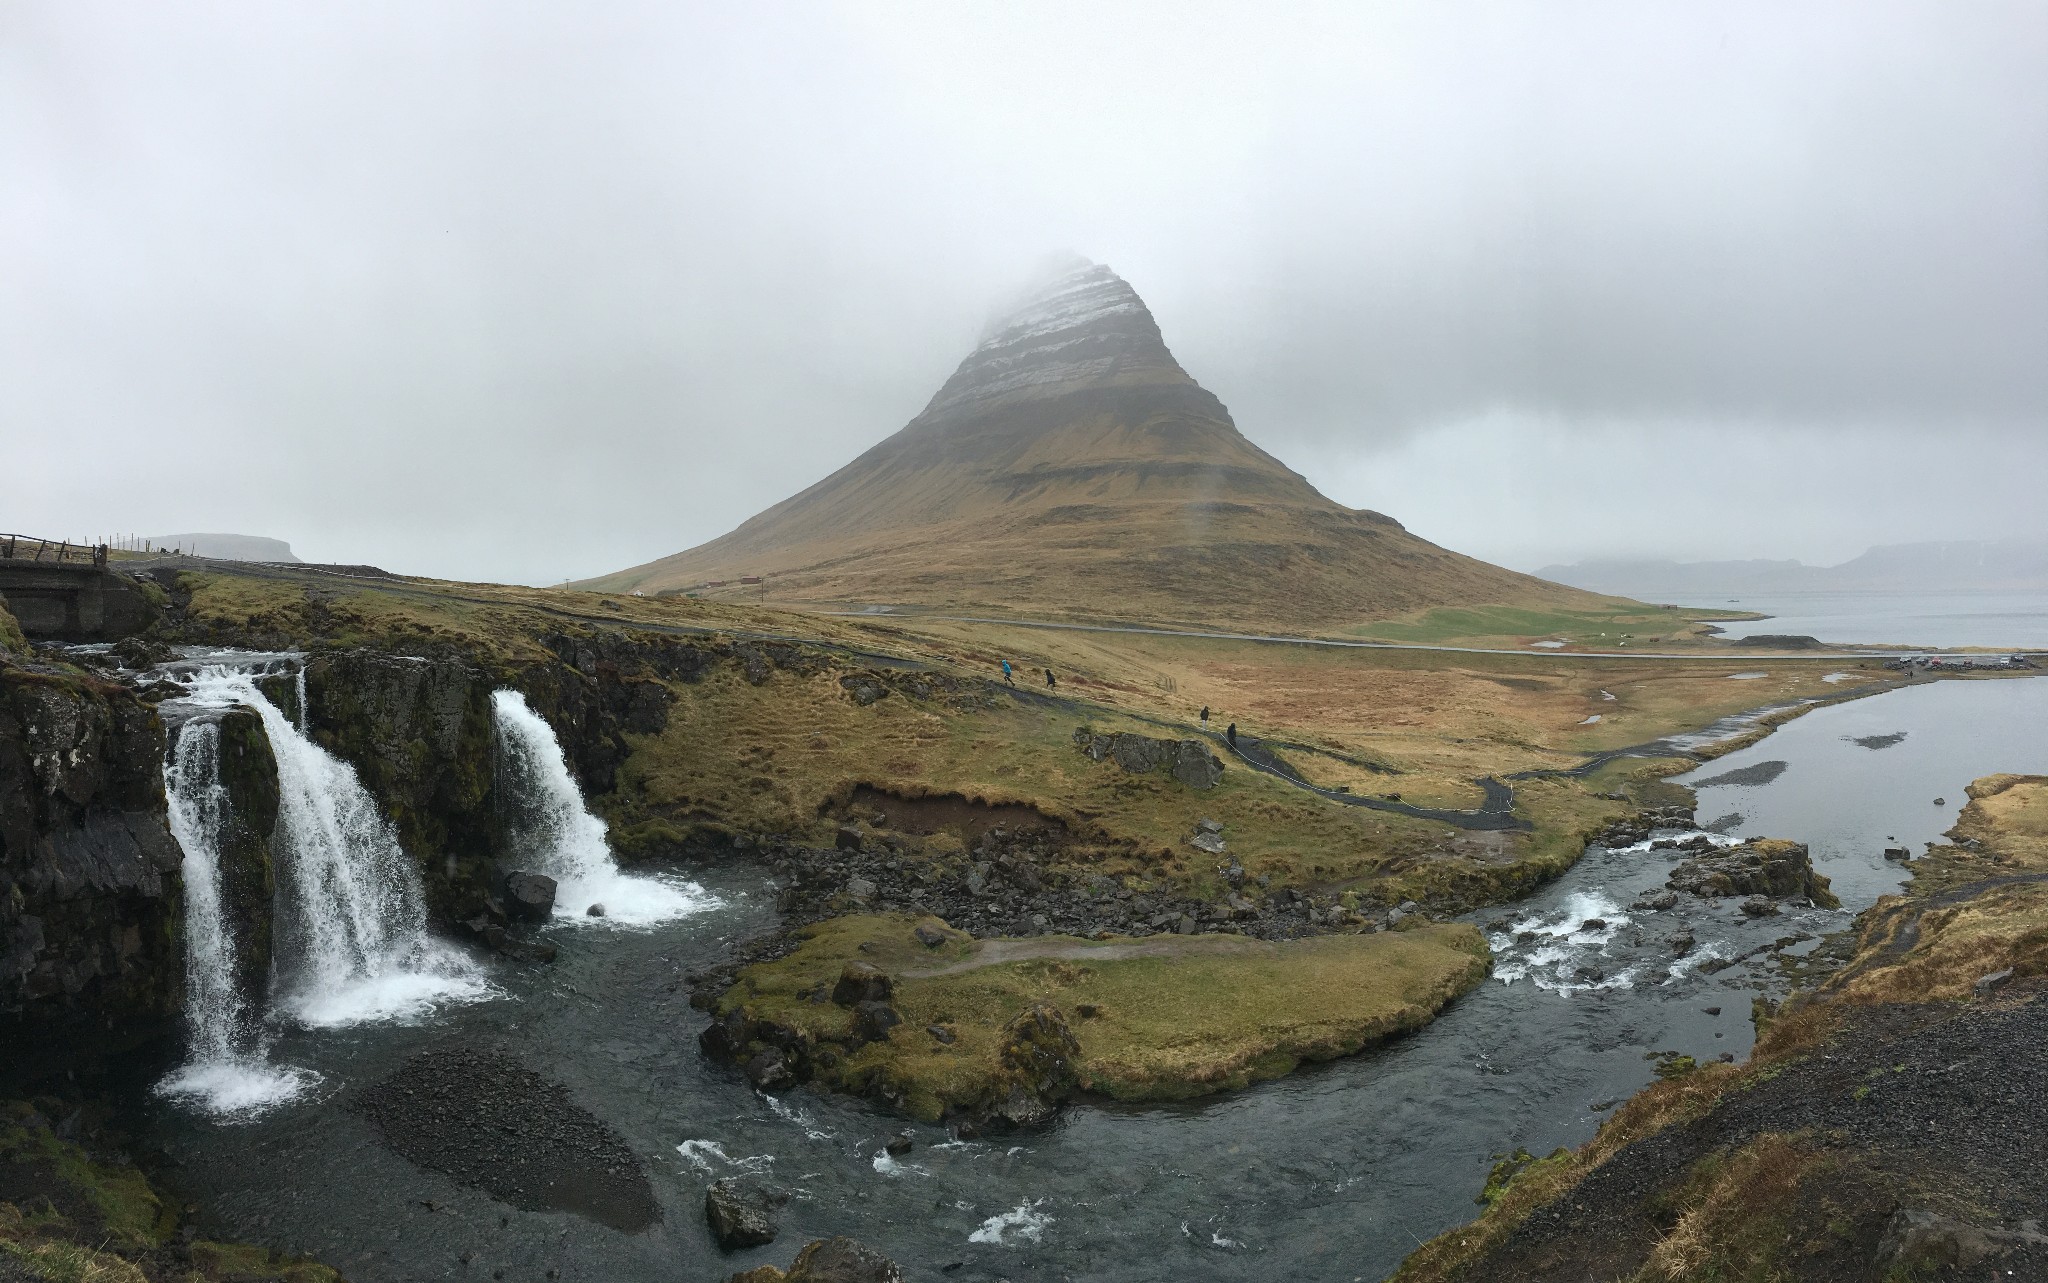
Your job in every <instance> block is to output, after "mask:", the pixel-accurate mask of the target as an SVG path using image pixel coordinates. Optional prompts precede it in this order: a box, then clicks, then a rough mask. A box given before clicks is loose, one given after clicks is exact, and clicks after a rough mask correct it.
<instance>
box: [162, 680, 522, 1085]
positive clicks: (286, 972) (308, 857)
mask: <svg viewBox="0 0 2048 1283" xmlns="http://www.w3.org/2000/svg"><path fill="white" fill-rule="evenodd" d="M258 675H259V674H258V673H255V672H251V671H247V670H243V669H237V668H233V667H229V666H226V665H208V666H205V667H201V668H198V669H197V670H196V671H190V672H187V673H183V674H180V675H179V680H180V682H181V684H183V685H184V687H185V690H186V695H185V696H184V701H185V702H187V703H189V704H190V705H192V706H194V707H198V708H202V709H208V708H213V709H217V708H229V707H236V706H240V707H244V708H249V709H252V710H254V711H255V712H256V714H257V715H258V716H259V717H261V718H262V719H263V729H264V732H265V734H266V735H267V736H268V737H269V740H270V748H271V755H272V757H273V758H274V759H275V760H276V763H277V781H278V792H279V795H280V796H279V808H278V823H277V830H276V832H275V834H274V837H273V843H272V847H273V864H274V868H275V871H276V881H277V893H276V902H275V907H276V923H275V929H274V936H275V942H276V943H275V949H274V951H273V956H274V959H275V969H276V979H275V984H274V988H275V992H274V993H273V995H272V1011H273V1014H274V1015H282V1016H283V1017H284V1018H286V1019H288V1020H291V1021H293V1022H295V1023H297V1024H300V1025H305V1026H312V1027H329V1026H336V1025H351V1024H358V1023H362V1022H365V1021H373V1020H394V1019H395V1020H404V1019H413V1018H418V1017H420V1016H424V1015H426V1014H428V1013H429V1012H431V1011H433V1010H434V1009H435V1008H437V1007H440V1006H442V1005H445V1004H448V1003H456V1002H472V1001H477V1000H480V999H483V998H488V997H493V996H495V995H496V993H497V990H496V989H495V988H494V987H493V986H492V985H491V983H490V982H489V981H488V980H487V979H486V978H485V977H484V974H483V972H482V971H481V970H480V969H479V968H478V966H477V965H476V964H475V963H474V962H472V961H471V960H470V959H469V958H467V957H466V956H464V955H463V954H462V953H460V952H459V951H457V950H455V949H452V948H450V947H448V946H447V945H444V944H441V943H439V942H437V941H435V940H433V939H432V938H430V937H429V936H428V935H427V932H426V926H427V911H426V898H425V895H424V892H423V890H422V888H421V884H420V878H419V873H418V871H417V870H416V869H414V867H413V865H412V862H411V860H410V859H408V858H407V856H406V854H405V852H404V851H403V849H401V848H400V846H399V845H398V838H397V835H396V834H395V833H394V832H393V831H392V829H391V826H390V824H389V823H388V822H386V821H385V819H384V817H383V815H382V814H381V813H380V812H379V811H378V809H377V803H376V799H374V798H373V797H371V796H370V794H369V792H368V791H367V790H365V789H364V788H363V786H362V784H361V782H360V781H359V780H357V779H356V775H355V772H354V770H352V769H351V768H350V767H349V765H348V764H347V763H346V762H343V761H342V760H341V759H340V758H337V757H335V756H334V755H333V754H331V753H329V752H328V751H327V750H325V749H323V748H321V747H320V746H319V745H318V744H315V743H314V742H313V741H312V740H311V739H308V738H307V737H306V735H305V734H304V733H303V732H301V730H300V729H299V727H298V726H297V725H295V724H294V723H293V721H292V719H290V718H288V717H286V716H285V715H284V713H283V712H282V711H281V710H279V709H278V707H277V706H276V705H275V704H273V703H271V702H270V700H269V699H268V698H266V697H265V696H264V694H263V692H262V691H261V690H260V689H258V687H257V685H256V678H257V676H258ZM301 689H303V687H301ZM211 729H212V737H211V742H212V745H213V749H212V757H211V758H210V759H208V760H210V762H211V766H210V768H208V769H207V770H206V771H201V770H200V769H199V763H200V761H201V760H202V759H201V756H200V754H201V751H202V750H201V748H200V745H201V744H202V743H204V742H205V737H203V736H202V738H201V739H197V740H194V741H193V750H192V751H193V757H192V759H191V769H190V770H187V769H185V763H184V761H183V758H184V753H183V749H184V740H185V737H184V736H182V735H181V736H180V740H179V748H180V752H179V753H176V754H174V755H173V760H172V761H171V762H170V763H167V764H166V782H167V785H168V786H169V787H170V789H171V792H172V797H173V801H172V806H171V815H172V832H173V834H174V835H175V836H176V837H177V838H178V841H179V843H180V845H181V846H182V847H183V849H184V852H185V870H186V881H187V886H188V888H192V887H197V890H196V892H195V891H191V890H188V902H187V914H188V919H189V920H188V924H187V941H188V943H187V949H188V960H187V972H188V986H190V987H191V992H192V994H193V995H194V997H195V998H196V999H197V1001H195V1002H194V1012H193V1015H192V1016H191V1022H192V1031H193V1060H192V1062H191V1064H189V1065H188V1066H186V1068H185V1069H182V1070H180V1071H179V1072H178V1073H177V1074H175V1075H173V1077H172V1079H170V1080H167V1081H166V1083H165V1084H164V1085H163V1088H162V1089H163V1090H164V1091H165V1092H166V1093H167V1094H190V1095H193V1096H195V1097H197V1098H199V1099H200V1100H201V1102H202V1103H203V1104H206V1105H208V1107H210V1108H214V1109H216V1110H220V1111H223V1112H234V1111H235V1110H237V1109H247V1108H249V1107H250V1105H249V1104H248V1103H245V1104H242V1105H239V1106H237V1105H235V1104H233V1103H232V1093H231V1092H229V1091H226V1090H222V1091H217V1092H216V1091H209V1090H207V1089H206V1087H205V1086H204V1082H205V1078H204V1075H203V1074H202V1070H205V1069H207V1068H208V1067H212V1068H213V1069H214V1070H217V1071H218V1074H219V1075H220V1076H223V1077H231V1076H232V1074H231V1073H230V1071H231V1070H234V1069H235V1068H236V1067H239V1068H240V1069H242V1070H264V1071H268V1072H272V1073H275V1074H279V1075H286V1076H295V1077H294V1078H293V1083H292V1084H290V1085H289V1091H287V1092H286V1094H287V1095H289V1094H294V1093H295V1092H296V1091H297V1090H299V1089H300V1088H301V1087H303V1086H304V1085H305V1084H306V1082H307V1081H308V1080H309V1079H310V1078H311V1076H310V1075H307V1074H306V1073H305V1072H304V1071H300V1070H293V1069H287V1068H280V1067H273V1066H268V1065H266V1064H264V1062H263V1059H262V1051H261V1048H260V1047H257V1048H256V1049H254V1050H243V1051H238V1050H237V1049H236V1043H237V1039H238V1037H244V1036H247V1035H242V1034H238V1033H237V1030H238V1029H241V1030H246V1029H247V1028H248V1026H249V1025H250V1023H251V1022H249V1021H248V1018H247V1009H246V1006H245V1005H244V1004H245V1000H244V999H243V997H242V996H241V995H238V994H235V993H234V991H233V990H234V985H233V975H234V964H233V957H234V942H233V940H232V938H231V936H230V933H229V931H228V929H227V926H226V923H225V921H224V918H223V915H222V913H221V909H220V892H219V863H220V861H219V832H220V823H221V818H222V815H223V813H224V809H225V808H224V798H223V796H222V794H223V793H224V790H222V789H221V786H220V782H219V771H218V743H219V728H218V727H217V726H215V727H212V728H211ZM197 730H199V724H197V723H194V724H192V725H188V727H187V734H190V733H192V732H194V731H197ZM202 776H204V777H205V779H206V780H207V781H209V782H207V783H205V784H202V782H201V780H202ZM254 1103H258V1104H260V1103H266V1102H254Z"/></svg>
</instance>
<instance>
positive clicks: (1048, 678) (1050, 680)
mask: <svg viewBox="0 0 2048 1283" xmlns="http://www.w3.org/2000/svg"><path fill="white" fill-rule="evenodd" d="M1058 685H1059V681H1058V679H1056V678H1055V677H1054V676H1053V675H1052V670H1051V669H1050V668H1048V669H1046V670H1045V688H1046V689H1047V690H1052V689H1053V688H1054V687H1056V686H1058Z"/></svg>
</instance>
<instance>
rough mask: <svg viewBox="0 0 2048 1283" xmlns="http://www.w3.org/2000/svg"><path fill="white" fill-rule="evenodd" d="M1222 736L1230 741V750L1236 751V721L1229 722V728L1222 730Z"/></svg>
mask: <svg viewBox="0 0 2048 1283" xmlns="http://www.w3.org/2000/svg"><path fill="white" fill-rule="evenodd" d="M1223 738H1224V739H1227V740H1229V741H1230V747H1231V750H1232V751H1233V752H1234V751H1236V749H1237V723H1236V722H1232V723H1231V724H1230V728H1229V729H1228V730H1226V731H1224V732H1223Z"/></svg>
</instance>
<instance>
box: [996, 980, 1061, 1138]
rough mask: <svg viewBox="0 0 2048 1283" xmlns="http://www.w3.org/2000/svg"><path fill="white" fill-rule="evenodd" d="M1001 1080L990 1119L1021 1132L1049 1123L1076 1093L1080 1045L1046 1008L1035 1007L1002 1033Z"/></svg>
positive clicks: (1043, 1005) (1058, 1015)
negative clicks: (1011, 1125)
mask: <svg viewBox="0 0 2048 1283" xmlns="http://www.w3.org/2000/svg"><path fill="white" fill-rule="evenodd" d="M1000 1059H1001V1063H1002V1069H1003V1080H1002V1082H1001V1083H1000V1084H999V1086H998V1087H997V1090H996V1096H997V1100H996V1101H995V1103H994V1104H993V1105H992V1106H991V1108H990V1111H989V1112H990V1113H991V1114H992V1115H993V1116H995V1117H997V1118H1000V1119H1003V1120H1004V1121H1007V1122H1009V1123H1012V1124H1014V1125H1016V1126H1019V1127H1025V1126H1034V1125H1036V1124H1039V1123H1044V1122H1048V1121H1050V1120H1051V1118H1052V1117H1053V1115H1054V1114H1055V1113H1056V1112H1057V1111H1058V1109H1059V1104H1060V1102H1061V1101H1063V1100H1065V1099H1067V1097H1069V1096H1071V1095H1073V1094H1074V1092H1075V1091H1076V1090H1077V1089H1078V1088H1079V1087H1080V1083H1081V1075H1080V1070H1079V1068H1078V1066H1079V1065H1080V1063H1081V1044H1080V1042H1079V1041H1077V1040H1076V1039H1075V1037H1074V1031H1073V1030H1072V1029H1070V1028H1068V1027H1067V1018H1066V1016H1064V1015H1063V1014H1061V1012H1060V1010H1059V1008H1057V1007H1055V1006H1053V1005H1052V1004H1050V1003H1044V1002H1039V1003H1033V1004H1032V1005H1031V1006H1029V1007H1027V1008H1025V1010H1024V1011H1023V1012H1022V1013H1020V1014H1019V1015H1018V1016H1017V1018H1016V1019H1015V1020H1012V1021H1011V1022H1010V1023H1009V1025H1008V1027H1006V1028H1005V1029H1004V1030H1003V1044H1002V1051H1001V1053H1000Z"/></svg>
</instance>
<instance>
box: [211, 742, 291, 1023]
mask: <svg viewBox="0 0 2048 1283" xmlns="http://www.w3.org/2000/svg"><path fill="white" fill-rule="evenodd" d="M220 782H221V786H222V787H223V788H224V789H226V790H227V795H228V823H227V826H226V828H225V829H224V830H223V831H222V833H221V843H220V903H221V912H222V913H223V915H225V917H226V918H227V924H228V930H229V932H230V933H231V934H232V935H233V936H234V938H235V966H236V984H237V988H238V989H239V991H240V992H242V993H245V994H260V993H262V992H263V989H264V986H265V985H266V984H268V983H269V980H270V959H271V949H272V934H273V925H274V921H273V920H274V917H275V910H274V908H273V904H274V899H273V897H274V893H275V891H276V887H277V872H276V866H275V863H274V853H273V851H272V849H271V836H272V834H274V833H275V832H276V830H277V811H278V806H279V805H280V797H279V793H278V784H277V759H276V758H275V757H274V756H273V755H272V753H271V749H270V736H269V735H267V734H265V733H264V730H263V719H262V718H261V717H259V716H258V715H257V714H256V712H255V711H254V710H253V709H247V708H233V709H229V710H227V711H226V712H224V713H222V714H221V716H220Z"/></svg>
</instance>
